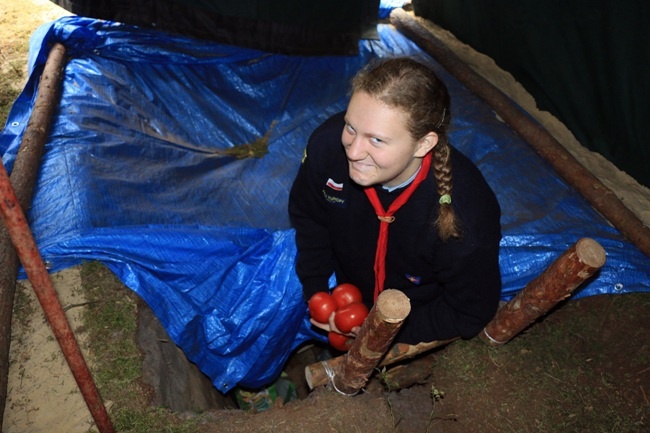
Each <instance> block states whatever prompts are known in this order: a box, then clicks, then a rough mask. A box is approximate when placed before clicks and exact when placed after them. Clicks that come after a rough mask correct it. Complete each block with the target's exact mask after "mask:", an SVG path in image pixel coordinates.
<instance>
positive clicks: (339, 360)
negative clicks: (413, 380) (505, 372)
mask: <svg viewBox="0 0 650 433" xmlns="http://www.w3.org/2000/svg"><path fill="white" fill-rule="evenodd" d="M457 339H458V338H452V339H450V340H440V341H430V342H426V343H418V344H415V345H412V344H404V343H395V344H393V345H392V346H391V347H390V348H389V349H388V351H387V352H386V355H385V356H384V357H383V358H382V360H381V361H380V362H379V365H378V366H379V367H383V366H388V365H393V364H396V363H398V362H400V361H404V360H406V359H410V358H414V357H416V356H418V355H421V354H423V353H425V352H428V351H430V350H433V349H435V348H436V347H442V346H445V345H447V344H449V343H451V342H452V341H455V340H457ZM325 362H326V363H327V365H324V364H323V362H318V363H315V364H311V365H308V366H307V367H306V368H305V377H306V378H307V385H309V389H314V388H316V387H317V386H322V385H327V383H328V382H329V376H328V375H327V373H328V370H329V371H338V370H340V369H341V368H342V367H341V366H342V365H343V362H345V355H342V356H338V357H336V358H332V359H328V360H327V361H325Z"/></svg>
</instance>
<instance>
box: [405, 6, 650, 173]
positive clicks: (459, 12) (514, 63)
mask: <svg viewBox="0 0 650 433" xmlns="http://www.w3.org/2000/svg"><path fill="white" fill-rule="evenodd" d="M413 7H414V12H415V14H416V15H418V16H421V17H424V18H427V19H429V20H430V21H432V22H434V23H435V24H437V25H439V26H441V27H443V28H444V29H447V30H449V31H450V32H452V33H453V34H454V35H455V36H456V37H457V38H458V39H459V40H460V41H462V42H464V43H466V44H468V45H470V46H472V47H473V48H474V49H476V50H477V51H479V52H481V53H483V54H486V55H488V56H490V57H491V58H493V59H494V61H495V62H496V63H497V64H498V65H499V66H500V67H501V68H502V69H504V70H506V71H508V72H510V73H511V74H512V75H513V76H514V77H515V79H517V80H518V81H519V82H520V83H521V84H522V85H523V86H524V87H525V88H526V89H527V90H528V91H529V92H530V94H531V95H532V96H533V97H534V98H535V100H536V101H537V104H538V107H539V108H540V109H542V110H545V111H549V112H550V113H552V114H553V115H554V116H556V117H557V118H558V119H560V121H562V122H563V123H564V124H565V125H566V126H567V127H568V128H569V129H570V130H571V132H573V134H574V135H575V136H576V138H577V139H578V140H579V141H580V142H581V143H582V145H584V146H585V147H587V148H588V149H591V150H593V151H596V152H598V153H601V154H602V155H603V156H604V157H606V158H607V159H608V160H610V161H611V162H613V163H614V164H615V165H616V166H617V167H618V168H620V169H621V170H623V171H625V172H627V173H628V174H629V175H631V176H632V177H634V178H635V179H636V180H637V181H638V182H639V183H641V184H643V185H645V186H650V168H649V167H650V142H649V137H650V103H648V96H650V84H649V80H650V30H649V29H650V26H649V25H648V21H649V20H650V2H647V1H646V0H617V1H610V0H546V1H542V2H540V1H533V0H518V1H512V0H414V1H413Z"/></svg>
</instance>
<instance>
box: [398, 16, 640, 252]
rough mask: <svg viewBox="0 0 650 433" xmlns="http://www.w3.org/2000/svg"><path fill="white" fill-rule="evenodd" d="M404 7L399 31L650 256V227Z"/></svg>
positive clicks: (545, 131) (399, 17)
mask: <svg viewBox="0 0 650 433" xmlns="http://www.w3.org/2000/svg"><path fill="white" fill-rule="evenodd" d="M422 21H424V20H423V19H422V18H416V17H414V16H413V15H412V14H409V13H408V12H406V11H404V10H403V9H394V10H393V11H392V13H391V15H390V22H391V24H393V25H394V26H395V27H396V28H397V30H399V31H400V32H401V33H403V34H404V35H406V36H407V37H408V38H409V39H411V40H412V41H413V42H415V43H416V44H417V45H418V46H419V47H420V48H422V50H423V51H425V52H426V53H427V54H429V55H430V56H431V57H433V58H434V59H436V61H438V63H440V64H441V65H442V66H443V67H444V68H445V69H446V70H447V71H449V73H451V74H452V75H453V76H455V77H456V79H458V80H459V81H460V82H461V83H463V84H464V85H465V86H466V87H467V88H468V89H469V90H470V91H472V92H473V93H474V94H476V95H477V96H479V97H480V98H482V99H483V100H484V101H485V102H486V103H487V104H488V105H489V106H490V107H491V108H492V109H493V110H494V111H495V112H496V113H497V114H498V115H499V117H501V118H502V119H503V120H504V121H505V122H506V123H507V124H508V125H510V127H511V128H512V129H513V130H514V131H515V132H516V133H517V134H518V135H519V136H521V137H522V138H523V139H524V140H526V142H528V144H530V145H531V146H532V147H533V148H534V149H535V150H536V151H537V152H538V153H539V154H540V155H541V156H542V157H543V158H544V159H545V160H546V161H548V162H549V163H550V164H551V165H552V166H553V168H555V170H556V171H557V173H558V174H559V175H560V176H561V177H562V178H563V179H564V180H565V181H566V182H567V183H568V184H569V185H571V186H572V187H573V188H574V189H575V190H576V191H578V192H579V193H580V194H581V195H582V196H583V197H584V198H585V199H586V200H587V201H588V202H589V203H590V204H591V205H592V206H593V207H594V208H595V209H596V210H597V211H598V212H600V213H601V214H602V215H603V216H604V217H605V218H607V219H608V220H609V222H611V223H612V225H613V226H614V227H616V228H617V229H618V230H619V231H620V232H621V234H622V235H623V236H625V237H626V238H627V239H628V240H629V241H630V242H632V243H633V244H634V245H636V246H637V247H638V248H639V249H640V250H641V251H642V252H643V253H644V254H645V255H646V256H648V257H650V228H648V227H647V226H646V225H644V224H643V222H642V221H641V220H640V219H639V218H638V217H637V216H636V215H635V214H634V213H633V212H632V211H630V210H629V209H628V208H627V207H625V205H624V204H623V203H622V202H621V200H619V199H618V197H616V195H615V194H614V193H613V192H612V190H610V189H609V188H607V187H606V186H605V185H604V184H603V183H602V182H601V181H600V180H599V179H598V178H597V177H595V176H594V175H593V174H591V173H590V172H589V171H588V170H587V169H586V168H584V167H583V166H582V165H581V164H580V163H579V162H578V161H577V160H576V159H575V158H574V157H573V155H571V154H570V153H569V152H568V151H567V150H566V149H565V148H564V147H563V146H562V145H561V144H560V143H559V142H558V141H557V140H556V139H555V138H554V137H553V136H552V135H551V134H550V133H549V132H548V131H547V130H546V129H544V128H543V127H541V126H540V125H539V124H537V123H535V122H533V121H532V120H531V119H530V118H529V116H528V115H527V113H525V112H524V111H523V110H522V109H520V108H519V107H518V106H516V105H515V104H514V103H513V102H512V101H511V100H510V98H509V97H508V96H506V95H505V94H504V93H502V92H501V91H500V90H499V89H497V88H496V87H495V86H493V85H492V84H491V83H490V82H488V81H487V80H486V79H484V78H483V77H481V76H480V75H479V74H477V73H476V72H474V71H473V70H472V69H471V68H470V67H469V66H467V65H466V64H465V63H464V62H463V61H462V60H461V59H460V58H458V56H456V55H455V54H454V53H453V52H452V51H451V50H450V49H449V48H447V47H446V46H445V45H444V44H443V43H442V42H441V41H440V40H438V39H437V38H436V37H435V36H434V35H433V34H431V32H430V31H429V30H428V29H427V28H426V26H425V25H423V24H422Z"/></svg>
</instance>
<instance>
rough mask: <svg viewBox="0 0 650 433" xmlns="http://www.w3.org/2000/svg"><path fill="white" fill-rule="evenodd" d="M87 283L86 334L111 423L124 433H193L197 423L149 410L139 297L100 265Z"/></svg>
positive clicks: (87, 267)
mask: <svg viewBox="0 0 650 433" xmlns="http://www.w3.org/2000/svg"><path fill="white" fill-rule="evenodd" d="M81 279H82V286H83V288H84V292H85V293H84V294H85V298H86V300H87V302H88V308H87V309H86V313H85V315H84V330H85V332H87V333H88V335H89V338H88V340H89V341H90V343H88V344H89V353H90V357H89V358H90V359H89V360H88V363H89V365H90V368H91V371H92V373H93V377H94V379H95V383H96V385H97V388H98V389H99V392H100V394H101V396H102V399H103V400H104V402H105V403H106V402H110V410H109V412H110V417H111V420H112V422H113V425H114V427H115V429H116V430H117V431H119V432H132V433H149V432H169V433H191V432H193V431H195V430H194V429H195V426H196V424H197V422H198V420H197V419H196V418H193V419H189V420H181V419H180V418H179V417H178V416H177V415H176V414H174V413H172V412H171V411H168V410H166V409H164V408H160V407H151V406H150V405H149V396H148V392H147V390H146V388H145V387H143V386H142V384H141V382H140V378H141V376H142V357H141V355H140V352H139V349H138V346H137V343H136V330H137V302H138V298H137V295H136V294H134V293H133V292H132V291H131V290H129V289H128V288H126V287H125V286H124V285H123V284H122V283H121V282H120V281H119V279H118V278H117V277H116V276H115V275H114V274H113V273H112V272H111V271H110V270H109V269H107V268H106V267H105V266H104V265H102V264H101V263H99V262H89V263H84V264H83V265H82V266H81Z"/></svg>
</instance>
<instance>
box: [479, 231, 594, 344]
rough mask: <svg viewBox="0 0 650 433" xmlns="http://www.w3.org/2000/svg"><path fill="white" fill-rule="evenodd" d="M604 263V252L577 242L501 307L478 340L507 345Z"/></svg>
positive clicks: (587, 241) (585, 241) (589, 241)
mask: <svg viewBox="0 0 650 433" xmlns="http://www.w3.org/2000/svg"><path fill="white" fill-rule="evenodd" d="M605 260H606V255H605V250H604V249H603V248H602V247H601V246H600V244H599V243H598V242H596V241H594V240H593V239H589V238H583V239H580V240H579V241H578V242H576V243H575V244H573V245H572V246H571V247H570V248H569V249H567V250H566V251H565V252H564V253H563V254H562V255H561V256H560V257H558V258H557V259H556V260H555V261H554V262H553V263H552V264H551V265H550V266H549V267H548V268H546V270H545V271H544V272H542V274H541V275H539V276H538V277H537V278H535V279H533V280H532V281H530V282H529V283H528V284H527V285H526V287H524V288H523V289H522V290H521V292H519V293H518V294H517V295H516V296H515V297H514V298H513V299H511V300H510V302H508V303H507V304H506V305H504V306H503V307H501V309H499V311H497V314H496V315H495V317H494V318H493V319H492V320H491V321H490V323H488V324H487V326H486V327H485V328H484V329H483V332H482V333H481V334H480V335H481V337H482V338H483V339H484V340H486V341H487V342H489V343H490V344H491V345H500V344H504V343H507V342H508V341H510V340H511V339H512V338H513V337H514V336H515V335H517V334H518V333H519V332H521V331H523V330H524V329H525V328H526V327H527V326H528V325H530V324H531V323H533V322H534V321H535V320H536V319H538V318H539V317H541V316H542V315H544V314H546V313H547V312H548V311H550V309H551V308H553V307H554V306H555V305H557V303H558V302H560V301H561V300H563V299H565V298H567V297H568V296H569V295H571V293H573V291H574V290H575V289H576V288H577V287H578V286H580V285H581V284H582V283H583V282H584V281H585V280H587V279H588V278H590V277H591V276H592V275H593V274H594V273H595V272H596V271H597V270H598V269H600V268H601V267H602V266H603V265H604V264H605Z"/></svg>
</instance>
